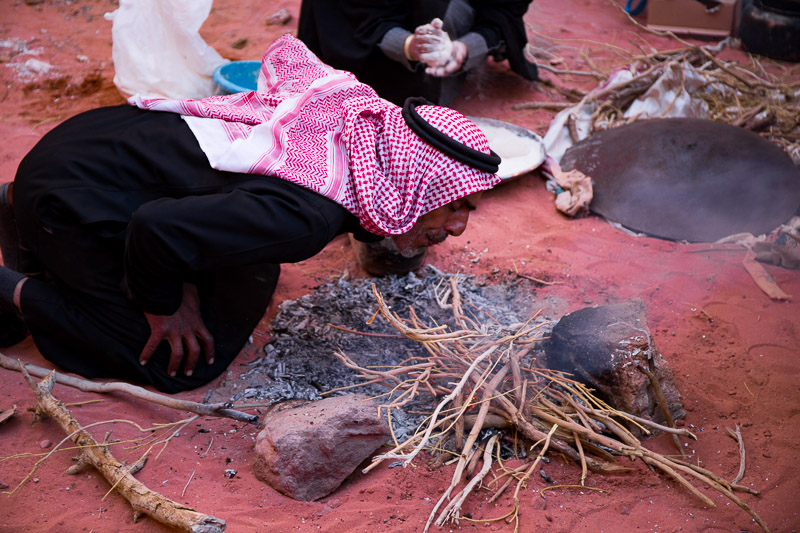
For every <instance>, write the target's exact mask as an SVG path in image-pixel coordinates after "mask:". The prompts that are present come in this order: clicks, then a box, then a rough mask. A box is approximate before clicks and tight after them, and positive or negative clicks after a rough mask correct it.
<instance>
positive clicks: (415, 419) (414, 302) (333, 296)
mask: <svg viewBox="0 0 800 533" xmlns="http://www.w3.org/2000/svg"><path fill="white" fill-rule="evenodd" d="M421 272H423V273H427V275H425V276H424V277H419V276H417V275H414V274H413V273H412V274H408V275H405V276H401V277H398V276H386V277H383V278H369V279H357V280H353V281H345V280H338V281H335V282H332V283H328V284H325V285H321V286H319V287H318V288H317V289H316V290H315V291H314V292H313V293H310V294H307V295H305V296H303V297H301V298H298V299H297V300H287V301H285V302H283V303H282V304H281V306H280V311H279V313H278V316H277V317H276V318H275V320H274V321H273V323H272V325H271V331H272V334H273V341H272V342H270V343H269V344H268V345H267V346H266V347H265V354H264V356H263V357H261V358H259V359H257V360H255V361H253V362H252V363H249V366H250V367H251V368H250V369H249V370H247V371H246V372H244V373H243V375H242V376H240V377H239V378H237V382H236V390H238V391H239V392H235V393H234V394H233V395H232V396H231V401H233V402H237V403H242V402H247V403H253V402H257V401H263V400H268V401H269V402H272V403H279V402H283V401H287V400H319V399H321V398H323V397H327V396H331V395H339V394H351V393H361V394H366V395H368V396H381V395H385V394H387V392H388V388H387V387H386V386H383V385H379V384H375V385H366V386H364V385H362V384H363V382H364V380H363V379H362V378H360V377H359V376H358V373H357V372H356V371H354V370H351V369H349V368H347V367H345V366H344V365H343V364H342V362H341V361H339V360H338V359H337V358H336V357H335V356H334V353H335V352H337V351H341V352H343V353H344V354H346V355H347V356H348V357H349V358H351V359H352V360H353V361H355V362H356V363H357V364H358V365H359V366H364V367H375V368H382V369H387V370H388V369H390V368H392V367H395V366H398V365H400V364H401V363H403V362H404V361H407V360H408V359H410V358H413V357H425V356H426V355H427V352H426V351H425V348H424V346H422V345H421V344H420V343H418V342H415V341H412V340H409V339H407V338H405V337H403V336H402V335H400V334H399V333H398V331H397V330H396V329H394V328H393V327H392V326H391V325H390V324H388V323H387V322H386V321H385V320H383V319H382V318H381V317H378V318H376V319H375V320H373V321H372V322H371V323H370V324H368V323H367V322H369V321H370V319H371V318H373V316H374V315H375V313H376V311H377V309H378V307H377V305H376V301H375V296H374V294H373V292H372V285H373V284H374V285H375V287H376V289H377V290H378V291H379V292H380V293H381V294H383V295H384V297H385V299H386V302H387V304H388V305H389V306H390V307H391V308H392V309H393V310H394V311H395V312H397V313H398V314H400V315H401V316H408V310H407V308H408V307H409V306H411V307H413V308H414V310H415V311H416V313H417V314H418V315H419V316H420V317H422V318H423V319H424V320H425V321H427V322H435V323H437V324H450V323H451V322H452V318H453V313H452V310H451V309H449V308H448V307H447V306H446V304H445V305H444V306H443V305H442V304H440V303H439V302H438V301H437V296H436V292H437V287H441V285H442V284H443V283H444V284H446V283H447V281H446V277H447V275H445V274H442V273H439V272H437V271H435V270H434V269H433V268H432V267H426V269H425V270H422V271H421ZM461 278H463V279H462V280H461V283H460V285H459V290H460V291H461V297H462V298H463V299H464V301H465V302H466V303H465V305H464V307H465V312H468V313H471V314H472V316H473V319H474V320H476V321H477V322H479V323H481V324H485V325H486V327H494V328H498V327H500V326H498V324H497V323H495V322H494V321H493V320H492V319H491V318H489V316H488V315H491V316H492V317H493V318H494V319H495V320H497V322H499V323H500V324H503V325H509V326H508V327H513V326H517V327H519V325H520V324H521V323H522V322H524V321H526V320H528V319H529V318H530V317H531V316H533V315H534V314H535V313H536V311H537V310H539V309H541V308H542V307H543V306H545V307H549V308H553V307H555V305H554V304H553V302H552V301H549V302H537V301H536V299H535V290H536V285H535V283H533V282H529V281H528V280H518V281H517V282H516V283H515V285H514V286H507V285H479V284H478V283H479V282H477V281H476V280H474V279H471V278H465V277H464V276H461ZM479 309H480V310H479ZM547 320H548V317H547V316H544V313H540V315H539V317H538V318H537V319H536V321H538V322H546V321H547ZM341 328H346V329H349V330H351V331H352V332H350V331H345V330H344V329H341ZM356 332H357V333H356ZM347 387H351V388H347ZM342 389H344V390H342ZM329 391H336V392H333V393H330V394H327V393H329ZM379 401H380V403H389V402H390V401H391V398H390V397H387V396H382V397H381V398H380V400H379ZM429 410H430V405H424V406H420V405H417V402H414V404H410V405H409V406H407V407H406V408H405V409H403V410H402V411H401V410H398V411H397V412H393V413H392V425H393V429H394V431H395V434H396V436H397V437H398V438H402V436H404V435H411V434H413V432H414V430H415V429H416V425H417V424H418V423H419V421H421V420H422V419H423V417H424V415H416V414H411V415H408V414H406V413H409V412H412V411H429Z"/></svg>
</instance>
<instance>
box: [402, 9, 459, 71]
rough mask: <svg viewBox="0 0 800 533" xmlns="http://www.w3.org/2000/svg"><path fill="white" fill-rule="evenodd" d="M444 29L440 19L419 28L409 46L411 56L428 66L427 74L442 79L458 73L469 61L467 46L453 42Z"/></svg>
mask: <svg viewBox="0 0 800 533" xmlns="http://www.w3.org/2000/svg"><path fill="white" fill-rule="evenodd" d="M442 27H443V24H442V21H441V20H440V19H438V18H436V19H433V20H432V21H431V22H430V23H429V24H423V25H422V26H419V27H417V29H416V30H414V35H413V37H412V38H411V42H410V45H409V56H410V57H411V58H412V59H413V60H415V61H420V62H422V63H425V64H426V65H427V66H428V68H426V69H425V73H426V74H428V75H429V76H435V77H440V78H441V77H444V76H449V75H450V74H453V73H455V72H457V71H458V70H459V69H460V68H461V66H462V65H463V64H464V61H465V60H466V59H467V45H465V44H464V43H462V42H460V41H451V40H450V36H449V35H448V34H447V32H446V31H444V30H443V29H442Z"/></svg>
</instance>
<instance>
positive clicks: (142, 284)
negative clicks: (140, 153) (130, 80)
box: [122, 178, 352, 315]
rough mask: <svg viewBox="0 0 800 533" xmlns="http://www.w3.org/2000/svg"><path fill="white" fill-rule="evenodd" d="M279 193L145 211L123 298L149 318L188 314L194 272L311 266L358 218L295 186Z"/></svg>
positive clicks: (135, 233) (188, 200)
mask: <svg viewBox="0 0 800 533" xmlns="http://www.w3.org/2000/svg"><path fill="white" fill-rule="evenodd" d="M266 179H269V178H266ZM275 179H277V178H275ZM279 181H281V180H279ZM282 188H283V189H286V191H285V192H281V191H280V189H282ZM276 189H277V190H278V191H277V192H275V191H272V192H270V194H258V193H254V192H252V191H247V190H233V191H231V192H227V193H224V194H210V195H204V196H189V197H184V198H180V199H175V198H162V199H159V200H154V201H152V202H148V203H146V204H144V205H142V206H141V207H140V208H139V209H138V210H136V211H135V212H134V213H133V217H132V219H131V222H130V224H129V226H128V232H127V237H126V247H125V256H124V268H125V278H124V280H123V282H122V290H123V292H124V293H125V294H126V296H127V297H128V298H129V299H130V300H131V301H133V302H134V303H135V304H136V305H137V306H139V307H140V308H141V309H142V310H143V311H145V312H148V313H151V314H159V315H169V314H172V313H174V312H175V311H177V309H178V307H179V306H180V303H181V298H182V283H183V281H184V280H190V279H191V278H192V273H193V272H198V271H203V270H208V269H215V268H224V267H231V266H240V265H246V264H259V263H275V264H280V263H291V262H297V261H302V260H304V259H308V258H309V257H312V256H313V255H315V254H317V253H318V252H319V251H320V250H322V249H323V248H324V247H325V245H326V244H327V243H328V242H330V240H331V239H333V238H334V237H335V236H336V235H337V234H338V233H341V232H342V231H343V227H344V221H345V219H346V218H347V217H352V215H349V213H347V211H345V210H344V208H342V207H341V206H339V205H338V204H335V203H334V202H332V201H331V200H328V199H327V198H324V197H322V196H320V195H318V194H316V193H313V192H311V191H307V190H305V189H300V188H299V187H296V186H293V185H292V184H289V183H285V184H282V183H281V184H278V186H277V187H276Z"/></svg>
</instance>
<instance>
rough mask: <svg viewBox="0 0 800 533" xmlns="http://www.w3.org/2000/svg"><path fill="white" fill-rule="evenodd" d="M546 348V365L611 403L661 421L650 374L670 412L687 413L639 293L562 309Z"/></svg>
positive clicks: (662, 420)
mask: <svg viewBox="0 0 800 533" xmlns="http://www.w3.org/2000/svg"><path fill="white" fill-rule="evenodd" d="M544 349H545V364H546V366H547V367H548V368H551V369H553V370H560V371H563V372H568V373H570V374H572V375H573V377H574V379H576V380H577V381H580V382H582V383H584V384H585V385H587V386H589V387H591V388H592V389H594V390H595V394H596V395H597V396H598V397H600V398H602V399H603V400H604V401H606V402H607V403H608V404H609V405H611V406H612V407H614V408H615V409H618V410H620V411H625V412H627V413H630V414H633V415H636V416H639V417H642V418H646V419H649V420H652V421H654V422H658V423H664V422H665V421H666V417H665V416H664V414H663V412H662V409H661V407H660V405H659V399H658V391H657V390H656V389H655V387H654V386H653V383H652V381H651V379H650V375H652V376H653V377H655V378H656V379H657V380H658V383H659V384H660V388H661V392H662V394H663V398H664V400H665V403H666V405H667V406H668V409H669V412H670V414H671V416H672V418H673V419H678V418H682V417H683V416H685V414H686V413H685V412H684V410H683V406H682V405H681V399H680V394H679V393H678V390H677V389H676V388H675V384H674V382H673V378H672V371H671V370H670V368H669V366H668V365H667V362H666V361H665V360H664V358H663V357H662V356H661V353H659V351H658V350H657V349H656V347H655V346H654V344H653V340H652V337H651V335H650V331H649V329H648V327H647V320H646V317H645V309H644V304H643V303H642V301H641V300H640V299H638V298H635V299H632V300H628V301H627V302H623V303H619V304H612V305H606V306H598V307H590V308H584V309H579V310H578V311H575V312H574V313H570V314H568V315H565V316H564V317H562V318H561V320H559V322H558V323H557V324H556V325H555V326H554V327H553V331H552V334H551V336H550V339H549V340H547V341H546V342H545V343H544ZM631 429H633V428H631Z"/></svg>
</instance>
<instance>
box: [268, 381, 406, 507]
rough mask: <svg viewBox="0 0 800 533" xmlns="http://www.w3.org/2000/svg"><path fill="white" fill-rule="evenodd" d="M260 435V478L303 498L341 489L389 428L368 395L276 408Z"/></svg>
mask: <svg viewBox="0 0 800 533" xmlns="http://www.w3.org/2000/svg"><path fill="white" fill-rule="evenodd" d="M264 426H265V427H264V429H263V430H261V432H260V433H259V434H258V436H257V437H256V446H255V453H256V459H255V463H254V467H253V468H254V471H255V476H256V477H257V478H258V479H260V480H261V481H264V482H265V483H267V484H269V485H270V486H272V487H273V488H275V489H276V490H278V491H279V492H282V493H283V494H285V495H287V496H289V497H290V498H294V499H295V500H301V501H313V500H318V499H319V498H323V497H325V496H327V495H328V494H330V493H331V492H333V491H334V490H336V488H338V487H339V485H341V484H342V482H343V481H344V480H345V479H346V478H347V476H349V475H350V474H352V473H353V471H354V470H355V469H356V468H357V467H358V465H359V464H361V463H362V462H363V461H364V460H365V459H367V458H368V457H370V456H372V455H373V454H374V453H375V451H376V450H377V449H378V448H380V447H381V446H382V445H383V444H385V443H386V442H387V441H388V440H389V437H390V432H389V426H388V424H387V423H386V421H385V420H384V419H383V418H382V417H380V416H378V410H377V406H376V404H375V403H374V402H373V401H371V400H369V399H368V398H367V397H366V396H364V395H360V394H353V395H348V396H335V397H332V398H326V399H323V400H319V401H315V402H310V403H306V404H303V405H301V406H299V407H294V408H288V409H284V410H276V412H274V414H270V415H268V416H267V418H266V419H265V421H264Z"/></svg>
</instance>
